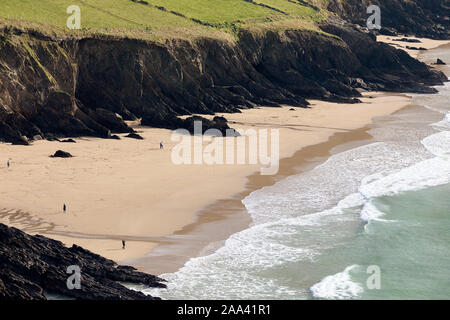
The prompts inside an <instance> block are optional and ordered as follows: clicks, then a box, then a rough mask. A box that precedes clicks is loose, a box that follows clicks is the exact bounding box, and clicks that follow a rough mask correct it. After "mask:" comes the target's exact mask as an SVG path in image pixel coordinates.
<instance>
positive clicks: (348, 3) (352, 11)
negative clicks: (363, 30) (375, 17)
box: [327, 0, 450, 39]
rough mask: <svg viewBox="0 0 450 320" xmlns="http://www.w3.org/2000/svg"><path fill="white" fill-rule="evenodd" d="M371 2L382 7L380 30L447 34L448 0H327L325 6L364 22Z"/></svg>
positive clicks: (437, 36) (446, 36)
mask: <svg viewBox="0 0 450 320" xmlns="http://www.w3.org/2000/svg"><path fill="white" fill-rule="evenodd" d="M370 5H378V6H379V7H380V9H381V19H382V23H381V24H382V30H381V32H382V33H387V34H391V33H396V32H399V33H404V34H410V35H417V36H420V37H428V38H434V39H449V38H450V1H449V0H328V3H327V9H328V10H329V11H331V12H334V13H336V14H338V15H339V16H340V17H341V18H343V19H345V20H347V21H351V22H353V23H356V24H359V25H361V26H365V25H366V21H367V17H368V15H367V13H366V10H367V8H368V7H369V6H370Z"/></svg>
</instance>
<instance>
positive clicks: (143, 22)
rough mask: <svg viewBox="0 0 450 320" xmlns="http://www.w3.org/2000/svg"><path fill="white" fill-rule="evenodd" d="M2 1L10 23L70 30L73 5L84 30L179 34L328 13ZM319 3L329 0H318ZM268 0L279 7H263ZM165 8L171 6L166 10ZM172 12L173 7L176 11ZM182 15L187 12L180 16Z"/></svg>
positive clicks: (210, 1)
mask: <svg viewBox="0 0 450 320" xmlns="http://www.w3.org/2000/svg"><path fill="white" fill-rule="evenodd" d="M145 1H146V3H137V2H133V1H131V0H40V1H36V0H0V18H2V21H6V22H9V23H11V22H20V23H31V25H32V26H35V25H36V24H39V25H42V26H45V27H42V28H43V29H44V30H45V28H46V27H50V28H52V27H55V28H58V29H59V30H64V29H66V27H65V26H66V21H67V18H68V16H69V15H68V14H67V13H66V8H67V7H68V6H69V5H78V6H79V7H80V8H81V26H82V29H83V30H84V31H86V30H89V31H91V32H99V33H102V32H105V33H117V32H119V31H120V32H122V33H125V34H126V33H127V32H138V33H147V34H158V33H160V34H164V33H167V34H168V35H170V33H171V32H172V34H176V33H177V32H180V30H182V33H186V32H188V31H187V30H191V31H192V30H196V32H193V33H194V34H195V33H197V34H198V33H199V32H200V33H201V31H199V30H203V31H211V30H210V29H211V27H205V26H204V25H203V24H202V23H208V24H211V25H213V26H214V27H215V28H216V29H218V30H220V32H223V31H225V32H227V31H228V30H227V28H229V27H230V25H239V26H245V25H246V24H248V25H256V24H270V23H272V22H274V21H275V22H276V23H277V24H280V21H288V20H290V22H291V23H290V24H289V25H292V20H295V21H297V22H299V21H305V22H308V23H314V22H315V21H318V20H320V19H322V18H323V16H324V12H323V11H318V10H315V9H313V8H311V7H309V6H305V5H302V4H301V3H300V2H296V0H290V1H289V0H255V1H254V2H255V3H250V2H247V1H245V0H145ZM312 1H313V2H314V3H316V2H317V1H323V0H315V1H314V0H312ZM257 3H262V4H265V5H267V6H270V7H271V8H276V9H278V10H281V11H283V12H284V13H285V14H284V13H281V12H278V11H277V10H273V9H271V8H267V7H264V6H260V5H258V4H257ZM161 7H164V8H165V9H166V10H163V9H162V8H161ZM170 11H172V12H170ZM178 14H181V15H182V16H181V15H178Z"/></svg>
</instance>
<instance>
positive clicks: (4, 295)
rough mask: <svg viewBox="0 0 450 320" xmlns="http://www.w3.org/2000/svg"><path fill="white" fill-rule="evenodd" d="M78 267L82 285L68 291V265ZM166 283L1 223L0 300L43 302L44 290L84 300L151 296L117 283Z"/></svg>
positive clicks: (79, 249) (144, 297)
mask: <svg viewBox="0 0 450 320" xmlns="http://www.w3.org/2000/svg"><path fill="white" fill-rule="evenodd" d="M73 265H76V266H78V267H79V268H80V271H81V279H80V280H81V281H80V284H81V288H80V289H72V290H71V289H69V288H68V286H67V279H68V277H69V276H70V275H71V273H69V274H68V273H67V268H68V267H69V266H73ZM119 281H121V282H131V283H137V284H144V285H146V286H149V287H165V285H164V284H163V283H162V282H163V281H164V280H162V279H160V278H158V277H155V276H152V275H149V274H145V273H142V272H137V271H136V270H135V269H134V268H132V267H126V266H118V265H117V264H116V263H115V262H114V261H111V260H108V259H105V258H103V257H101V256H99V255H96V254H94V253H92V252H90V251H88V250H85V249H83V248H81V247H78V246H75V245H74V246H72V247H71V248H67V247H65V246H64V245H63V244H62V243H61V242H59V241H55V240H52V239H48V238H46V237H43V236H40V235H36V236H30V235H27V234H26V233H24V232H22V231H20V230H18V229H15V228H9V227H7V226H5V225H4V224H0V300H29V299H33V300H44V299H46V296H45V294H44V291H45V292H47V293H51V294H59V295H63V296H65V297H69V298H75V299H83V300H119V299H137V300H144V299H154V298H153V297H151V296H146V295H144V294H143V293H141V292H137V291H133V290H129V289H127V288H126V287H124V286H123V285H121V284H120V283H119Z"/></svg>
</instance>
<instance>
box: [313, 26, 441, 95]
mask: <svg viewBox="0 0 450 320" xmlns="http://www.w3.org/2000/svg"><path fill="white" fill-rule="evenodd" d="M321 29H322V30H324V31H325V32H328V33H331V34H334V35H337V36H339V37H340V38H342V40H343V41H344V42H345V43H346V44H347V45H348V47H349V48H350V50H351V52H352V54H354V56H355V60H356V61H357V63H356V64H355V66H354V73H353V75H354V77H355V78H361V79H362V80H363V82H364V84H365V89H370V90H380V91H394V92H418V93H434V92H437V90H436V89H435V88H432V87H431V86H432V85H435V84H437V83H443V82H445V81H447V77H446V76H445V75H444V74H443V73H442V72H439V71H435V70H432V69H431V68H430V67H429V66H427V65H426V64H425V63H423V62H420V61H418V60H416V59H414V58H412V57H411V56H409V55H408V54H407V53H406V52H405V51H403V50H400V49H396V48H394V47H392V46H390V45H388V44H385V43H380V42H376V41H375V40H374V37H373V36H372V35H371V34H367V33H362V32H359V31H358V30H357V29H356V28H353V27H352V26H351V25H349V24H348V23H345V22H343V21H333V22H332V23H326V24H322V25H321ZM355 85H356V86H358V84H355Z"/></svg>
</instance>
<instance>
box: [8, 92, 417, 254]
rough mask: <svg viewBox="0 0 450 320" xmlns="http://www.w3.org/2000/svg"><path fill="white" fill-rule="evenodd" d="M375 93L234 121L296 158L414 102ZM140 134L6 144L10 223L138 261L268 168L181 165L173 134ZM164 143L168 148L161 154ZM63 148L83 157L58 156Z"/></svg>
mask: <svg viewBox="0 0 450 320" xmlns="http://www.w3.org/2000/svg"><path fill="white" fill-rule="evenodd" d="M368 95H370V96H371V97H372V98H369V97H367V98H363V101H364V102H365V103H363V104H336V103H327V102H321V101H311V103H312V108H311V109H295V110H294V111H291V110H290V108H289V107H283V108H257V109H253V110H246V111H244V112H243V113H241V114H227V115H226V117H227V118H228V119H229V121H230V122H235V123H231V126H232V127H234V128H241V129H248V128H256V129H258V128H279V129H280V157H281V158H286V157H290V156H292V155H293V154H294V153H295V152H296V151H297V150H299V149H301V148H303V147H306V146H310V145H313V144H318V143H321V142H324V141H327V140H328V139H329V138H330V137H331V136H332V135H333V134H334V133H336V132H345V131H349V130H353V129H356V128H360V127H363V126H364V125H366V124H368V123H370V121H371V119H372V118H373V117H376V116H379V115H385V114H389V113H392V112H395V111H396V110H399V109H401V108H402V107H404V106H405V105H407V104H408V102H409V99H408V98H407V97H405V96H403V95H391V96H386V95H384V94H381V93H370V94H368ZM138 130H139V131H140V134H141V135H142V136H143V137H144V138H145V140H142V141H140V140H133V139H129V138H122V140H120V141H116V140H103V139H95V138H82V139H76V141H77V143H61V142H49V141H36V142H34V143H33V145H31V146H12V145H10V144H0V157H1V165H0V179H1V181H2V182H3V183H2V184H0V196H1V198H0V211H3V213H1V214H0V222H3V223H7V224H9V225H12V226H16V227H18V228H21V229H22V230H25V231H27V232H30V233H40V234H44V235H47V236H49V237H51V238H54V239H57V240H61V241H63V242H64V243H66V244H67V245H72V244H73V243H75V244H78V245H81V246H83V247H85V248H87V249H89V250H91V251H93V252H96V253H99V254H101V255H103V256H105V257H108V258H111V259H114V260H116V261H121V260H125V259H131V258H136V257H140V256H143V255H144V254H146V253H148V252H149V251H151V249H152V248H153V247H154V246H155V245H156V244H157V243H158V242H159V241H160V240H161V237H162V236H164V235H168V234H172V233H174V232H176V231H177V230H181V229H182V228H183V227H184V226H186V225H189V224H190V223H192V222H193V221H195V218H196V213H198V212H199V211H200V210H201V209H202V208H204V207H205V206H207V205H208V204H210V203H212V202H214V201H217V200H219V199H227V198H230V197H232V196H233V195H234V194H236V193H238V192H239V191H241V190H243V189H244V187H245V183H246V181H247V178H246V177H247V176H249V175H250V174H252V173H253V172H256V171H259V169H260V165H175V164H173V162H172V161H171V149H172V148H173V147H174V146H175V144H176V142H172V141H171V139H170V137H171V131H169V130H164V129H153V128H138ZM215 139H223V138H215ZM234 139H245V137H240V138H234ZM160 141H164V144H165V148H164V150H160V149H159V142H160ZM58 149H62V150H64V151H68V152H70V153H71V154H72V155H74V157H73V158H70V159H58V158H50V157H49V155H51V154H53V153H54V152H55V151H56V150H58ZM8 159H10V162H11V167H10V168H9V169H7V168H6V162H7V160H8ZM64 203H65V204H67V207H68V210H67V212H66V213H63V212H62V207H63V204H64ZM122 239H125V240H127V248H126V250H122V248H121V241H120V240H122Z"/></svg>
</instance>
